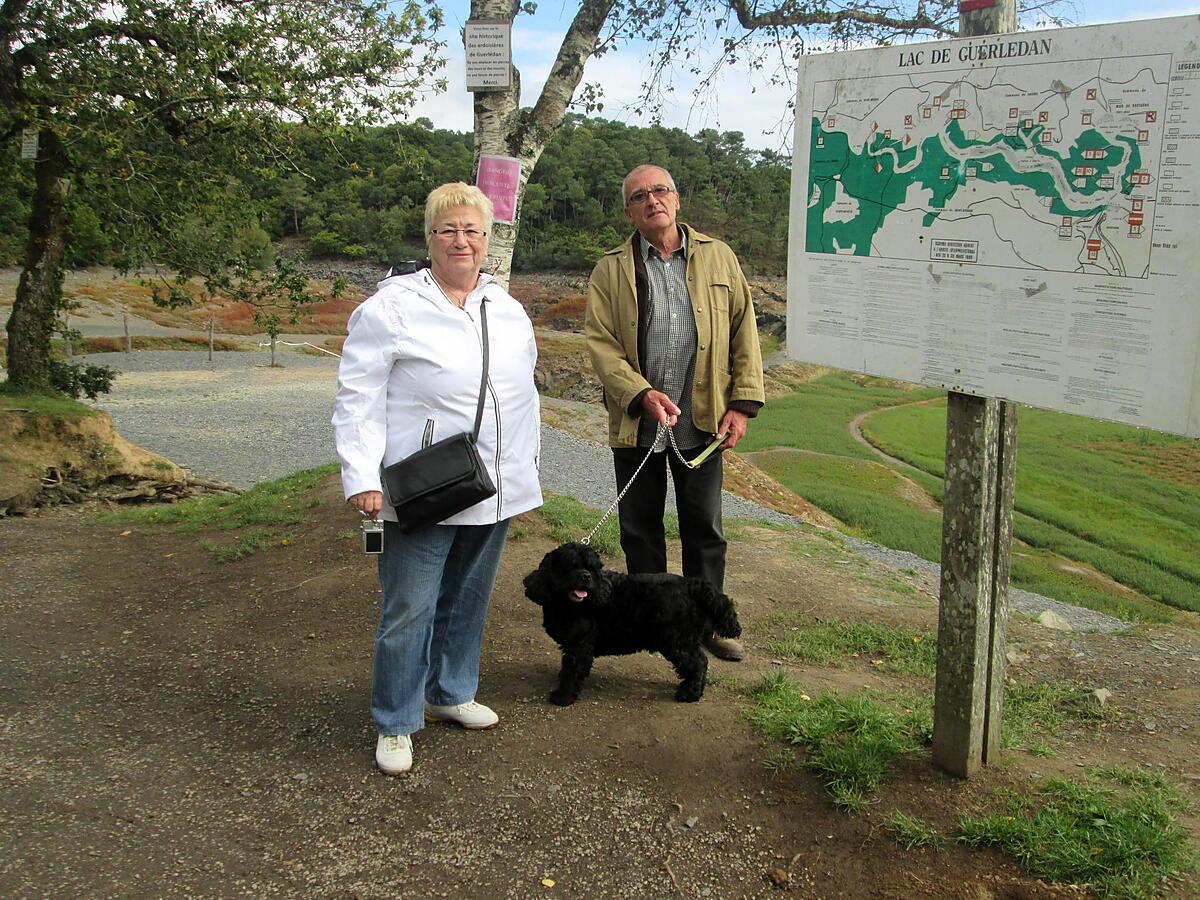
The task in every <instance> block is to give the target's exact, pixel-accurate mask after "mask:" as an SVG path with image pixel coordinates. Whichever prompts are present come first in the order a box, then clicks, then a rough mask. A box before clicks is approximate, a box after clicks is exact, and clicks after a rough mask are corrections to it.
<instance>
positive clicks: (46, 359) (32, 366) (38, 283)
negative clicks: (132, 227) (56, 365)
mask: <svg viewBox="0 0 1200 900" xmlns="http://www.w3.org/2000/svg"><path fill="white" fill-rule="evenodd" d="M67 168H68V166H67V157H66V152H65V150H64V149H63V146H62V144H61V142H60V141H59V140H58V137H57V136H56V135H55V134H54V132H52V131H50V130H49V129H44V130H43V131H42V133H41V134H40V135H39V150H38V158H37V161H36V162H35V163H34V177H35V180H36V187H35V189H34V193H33V203H32V211H31V212H30V215H29V243H28V244H27V245H26V254H25V268H24V270H23V271H22V272H21V280H20V283H19V284H18V285H17V294H16V297H15V299H14V300H13V308H12V314H11V315H10V316H9V318H8V380H9V381H10V382H11V383H12V384H13V385H19V386H21V387H25V388H49V387H50V386H51V383H50V339H51V337H52V336H53V334H54V323H55V318H56V316H57V315H58V310H59V308H60V306H61V304H62V281H63V261H64V259H65V258H66V254H67V242H68V240H69V232H68V227H67V192H68V191H69V189H70V182H69V181H68V179H67Z"/></svg>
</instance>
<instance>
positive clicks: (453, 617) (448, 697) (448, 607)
mask: <svg viewBox="0 0 1200 900" xmlns="http://www.w3.org/2000/svg"><path fill="white" fill-rule="evenodd" d="M507 534H508V520H507V519H506V520H504V521H502V522H497V523H496V524H494V525H429V526H427V527H425V528H422V529H419V530H418V531H413V532H409V533H408V534H405V533H404V532H402V531H401V530H400V528H399V527H398V526H397V525H396V523H395V522H385V523H384V535H383V553H382V554H381V555H380V557H379V585H380V587H382V588H383V610H382V613H381V615H380V618H379V632H378V634H377V635H376V637H375V674H374V682H373V684H372V686H371V717H372V718H373V719H374V720H375V727H376V728H377V729H378V730H379V733H380V734H412V733H413V732H414V731H419V730H420V729H421V727H422V726H423V725H424V724H425V701H428V702H430V703H433V704H435V705H438V706H451V705H455V704H458V703H467V702H469V701H471V700H474V699H475V689H476V688H477V687H478V686H479V653H480V646H481V644H482V642H483V623H484V619H485V618H486V617H487V610H488V602H489V601H490V600H491V596H492V586H493V585H494V584H495V582H496V570H497V569H498V568H499V567H500V551H501V550H502V549H503V547H504V538H505V536H506V535H507Z"/></svg>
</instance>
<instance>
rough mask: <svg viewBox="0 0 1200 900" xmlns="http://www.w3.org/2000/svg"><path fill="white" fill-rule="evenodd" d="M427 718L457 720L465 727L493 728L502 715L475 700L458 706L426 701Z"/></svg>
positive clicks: (443, 720) (446, 720) (442, 720)
mask: <svg viewBox="0 0 1200 900" xmlns="http://www.w3.org/2000/svg"><path fill="white" fill-rule="evenodd" d="M425 718H427V719H437V720H438V721H441V722H457V723H458V724H459V725H461V726H462V727H463V728H491V727H492V726H493V725H495V724H496V723H497V722H499V721H500V717H499V716H498V715H496V713H495V712H494V711H493V710H492V709H489V708H488V707H486V706H484V705H483V704H482V703H476V702H475V701H474V700H471V701H469V702H467V703H459V704H458V705H456V706H434V705H433V704H432V703H426V704H425Z"/></svg>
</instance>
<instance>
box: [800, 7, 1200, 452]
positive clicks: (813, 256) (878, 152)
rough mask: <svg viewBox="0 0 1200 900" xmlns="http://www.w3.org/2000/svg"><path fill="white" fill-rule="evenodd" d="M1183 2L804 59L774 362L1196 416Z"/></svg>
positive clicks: (1199, 251) (1197, 151)
mask: <svg viewBox="0 0 1200 900" xmlns="http://www.w3.org/2000/svg"><path fill="white" fill-rule="evenodd" d="M1198 48H1200V17H1195V16H1188V17H1181V18H1174V19H1160V20H1152V21H1142V22H1129V23H1123V24H1119V25H1102V26H1091V27H1086V28H1067V29H1056V30H1047V31H1030V32H1021V33H1017V34H1005V35H985V36H980V37H972V38H962V39H957V40H951V41H937V42H930V43H921V44H909V45H902V46H894V47H887V48H881V49H870V50H859V51H853V52H839V53H830V54H821V55H814V56H808V57H805V58H804V59H803V60H802V63H801V67H800V72H799V85H800V88H799V91H798V94H797V105H796V111H797V116H796V135H795V161H794V166H793V172H792V203H791V234H790V246H789V266H788V350H789V354H790V355H791V356H792V357H793V358H796V359H802V360H806V361H809V362H815V363H822V364H825V365H831V366H836V367H839V368H843V369H850V370H854V371H861V372H867V373H871V374H875V375H882V376H886V377H892V378H900V379H904V380H907V381H913V382H918V383H922V384H928V385H933V386H937V387H944V388H947V389H951V390H956V391H963V392H966V393H971V394H976V395H980V396H990V397H1003V398H1005V399H1010V400H1016V401H1019V402H1021V403H1027V404H1030V405H1032V406H1039V407H1044V408H1047V409H1056V410H1061V411H1064V412H1071V413H1078V414H1081V415H1086V416H1091V417H1094V418H1100V419H1110V420H1114V421H1119V422H1127V423H1130V424H1134V425H1144V426H1148V427H1151V428H1156V429H1161V430H1164V431H1172V432H1177V433H1180V434H1188V435H1193V436H1195V435H1200V289H1198V286H1200V229H1198V228H1196V225H1195V223H1196V221H1197V215H1198V213H1200V49H1198Z"/></svg>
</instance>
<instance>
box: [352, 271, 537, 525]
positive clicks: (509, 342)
mask: <svg viewBox="0 0 1200 900" xmlns="http://www.w3.org/2000/svg"><path fill="white" fill-rule="evenodd" d="M490 280H491V276H489V275H481V276H480V280H479V285H478V286H477V287H476V288H475V290H474V291H472V292H471V294H470V295H469V296H468V297H467V300H466V304H465V306H464V308H463V309H459V308H458V307H457V306H455V305H454V304H453V303H451V302H450V299H449V298H448V297H447V296H446V295H445V293H443V292H442V290H441V288H440V287H438V285H437V283H436V282H435V281H434V280H433V278H432V276H431V275H430V274H429V270H428V269H422V270H421V271H419V272H414V273H413V274H411V275H397V276H395V277H392V278H386V279H384V280H383V281H381V282H380V283H379V289H378V291H376V293H375V294H374V295H373V296H371V297H370V298H369V299H367V300H366V301H364V302H363V303H362V304H361V305H360V306H359V307H358V309H356V310H355V311H354V312H353V314H352V315H351V316H350V322H349V326H348V330H349V334H348V336H347V337H346V343H345V346H344V347H343V349H342V362H341V365H340V366H339V367H338V390H337V399H336V400H335V402H334V408H333V436H334V442H335V444H336V446H337V453H338V458H339V459H340V460H341V463H342V487H343V489H344V490H345V493H346V496H347V497H352V496H353V495H355V494H358V493H361V492H362V491H378V490H381V482H380V477H379V470H380V467H381V466H389V465H391V464H392V463H394V462H396V461H397V460H401V459H404V458H405V457H406V456H409V455H410V454H412V453H413V452H415V451H416V450H419V449H420V448H421V447H422V446H425V445H427V444H429V443H432V442H433V441H438V440H441V439H442V438H445V437H450V436H451V435H454V434H457V433H459V432H462V431H470V430H471V429H472V428H474V426H475V410H476V406H477V404H478V400H479V380H480V376H481V375H482V365H483V355H482V349H483V332H482V327H481V323H480V321H479V307H480V304H481V303H483V302H485V301H486V302H487V318H488V345H489V347H490V355H489V359H488V387H487V391H486V394H485V398H484V408H483V422H482V424H481V425H480V429H479V441H478V444H477V446H478V449H479V455H480V456H481V457H482V458H483V463H484V465H485V466H486V467H487V470H488V474H489V475H491V477H492V481H493V482H494V483H495V485H496V495H495V496H494V497H490V498H488V499H487V500H484V501H482V502H480V503H477V504H476V505H475V506H472V507H470V508H468V509H465V510H463V511H462V512H460V513H458V514H457V515H454V516H451V517H450V518H448V519H446V520H445V521H444V522H442V523H441V524H443V525H486V524H491V523H493V522H498V521H500V520H502V519H507V518H510V517H512V516H515V515H517V514H519V513H523V512H525V511H526V510H530V509H534V508H535V507H538V506H541V504H542V492H541V487H540V485H539V484H538V456H539V454H540V452H541V415H540V411H539V408H538V395H537V388H535V387H534V383H533V367H534V364H535V363H536V362H537V346H536V345H535V344H534V340H533V326H532V325H531V324H530V322H529V317H528V316H527V315H526V314H525V310H524V309H523V308H522V306H521V304H520V303H518V302H517V301H516V300H514V299H513V298H512V297H511V296H509V294H508V293H507V292H506V291H505V290H504V289H503V288H501V287H500V286H499V285H497V284H491V283H489V282H490ZM380 515H381V518H384V519H389V520H391V521H395V520H396V511H395V510H394V509H393V508H392V507H391V506H390V505H389V504H388V503H387V495H386V493H385V495H384V505H383V511H382V513H381V514H380Z"/></svg>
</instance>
